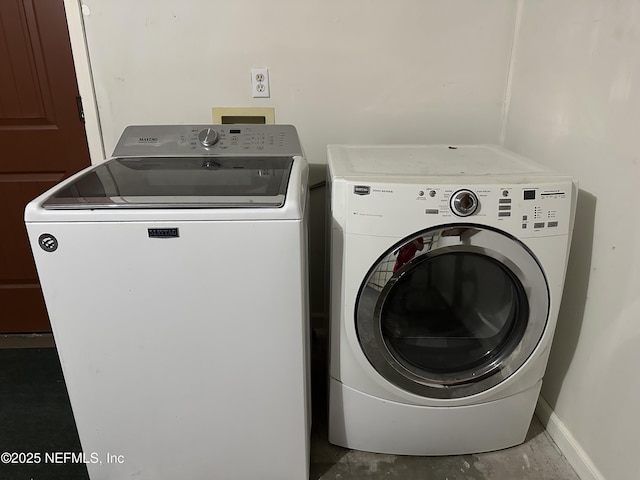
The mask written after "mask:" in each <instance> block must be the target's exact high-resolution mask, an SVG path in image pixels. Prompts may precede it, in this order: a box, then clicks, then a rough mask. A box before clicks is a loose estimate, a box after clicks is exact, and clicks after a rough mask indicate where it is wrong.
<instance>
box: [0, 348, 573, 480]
mask: <svg viewBox="0 0 640 480" xmlns="http://www.w3.org/2000/svg"><path fill="white" fill-rule="evenodd" d="M16 342H17V343H16ZM52 344H53V342H52V339H51V338H50V337H49V338H37V339H35V340H34V338H29V337H26V338H18V337H15V336H14V337H12V338H9V337H5V338H2V337H0V360H2V361H1V362H0V363H2V364H3V366H4V368H3V369H2V370H0V400H2V401H0V425H2V426H3V429H2V432H0V451H24V452H26V451H80V444H79V440H78V439H77V433H76V429H75V425H74V422H73V416H72V414H71V409H70V406H69V403H68V399H67V396H66V389H65V387H64V382H63V380H62V372H61V371H60V366H59V363H58V361H57V355H56V353H55V349H54V348H47V347H51V346H52ZM325 345H326V342H325V341H324V340H318V337H316V338H315V339H314V349H313V355H314V358H313V372H312V381H313V431H312V439H311V475H310V480H329V479H336V480H338V479H339V480H352V479H353V480H355V479H360V480H366V479H370V480H378V479H385V480H386V479H402V480H534V479H535V480H579V477H578V476H577V475H576V473H575V472H574V471H573V469H572V468H571V466H570V465H569V463H568V462H567V460H566V459H565V458H564V457H563V456H562V454H561V453H560V452H559V450H558V449H557V448H556V446H555V444H554V443H553V441H552V440H551V439H550V438H549V437H548V435H547V434H546V432H545V431H544V428H543V427H542V425H541V424H540V422H538V421H537V419H535V418H534V421H533V422H532V424H531V427H530V429H529V433H528V435H527V440H526V442H525V443H524V444H523V445H520V446H517V447H514V448H510V449H506V450H501V451H497V452H490V453H483V454H478V455H460V456H450V457H410V456H397V455H384V454H374V453H366V452H358V451H355V450H348V449H345V448H342V447H337V446H335V445H331V444H330V443H329V442H328V441H327V408H326V407H327V404H326V385H327V380H326V378H327V377H326V374H327V372H326V365H327V361H326V351H325V349H324V346H325ZM25 347H35V348H25ZM3 449H4V450H3ZM45 467H47V468H45ZM54 467H55V468H54ZM54 467H51V466H48V465H47V466H45V465H12V466H6V465H0V478H1V479H2V480H4V479H5V478H6V479H13V478H15V479H29V478H33V479H34V480H35V479H38V478H47V479H48V480H88V476H87V473H86V468H85V467H84V465H75V464H64V465H55V466H54ZM3 470H4V471H3ZM212 478H215V476H213V477H212Z"/></svg>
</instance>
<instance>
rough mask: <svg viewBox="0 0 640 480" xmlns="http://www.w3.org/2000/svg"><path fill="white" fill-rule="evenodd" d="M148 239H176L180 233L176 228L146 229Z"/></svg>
mask: <svg viewBox="0 0 640 480" xmlns="http://www.w3.org/2000/svg"><path fill="white" fill-rule="evenodd" d="M147 231H148V232H149V238H178V237H179V236H180V231H179V230H178V229H177V228H148V229H147Z"/></svg>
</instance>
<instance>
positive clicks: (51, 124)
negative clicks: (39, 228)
mask: <svg viewBox="0 0 640 480" xmlns="http://www.w3.org/2000/svg"><path fill="white" fill-rule="evenodd" d="M77 97H78V87H77V83H76V77H75V69H74V66H73V59H72V56H71V44H70V42H69V32H68V30H67V22H66V18H65V12H64V5H63V0H0V333H9V332H13V333H17V332H47V331H50V330H51V328H50V326H49V320H48V318H47V314H46V310H45V307H44V302H43V299H42V293H41V291H40V285H39V283H38V277H37V274H36V270H35V266H34V263H33V258H32V256H31V251H30V249H29V245H28V242H27V234H26V230H25V227H24V222H23V212H24V207H25V205H26V204H27V202H29V201H30V200H32V199H33V198H34V197H36V196H37V195H39V194H40V193H42V192H43V191H44V190H46V189H47V188H49V187H51V186H52V185H54V184H56V183H58V182H59V181H60V180H62V179H63V178H65V177H67V176H69V175H71V174H72V173H75V172H76V171H78V170H80V169H81V168H83V167H86V166H88V165H89V163H90V159H89V150H88V147H87V139H86V135H85V131H84V124H83V122H82V120H81V118H80V114H79V110H78V105H77Z"/></svg>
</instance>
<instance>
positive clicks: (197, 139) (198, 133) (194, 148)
mask: <svg viewBox="0 0 640 480" xmlns="http://www.w3.org/2000/svg"><path fill="white" fill-rule="evenodd" d="M294 155H302V148H301V146H300V142H299V140H298V134H297V132H296V129H295V127H293V126H292V125H135V126H130V127H127V128H126V129H125V130H124V132H123V133H122V136H121V137H120V140H119V141H118V144H117V145H116V148H115V150H114V151H113V156H114V157H136V156H145V157H147V156H294Z"/></svg>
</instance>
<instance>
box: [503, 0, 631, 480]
mask: <svg viewBox="0 0 640 480" xmlns="http://www.w3.org/2000/svg"><path fill="white" fill-rule="evenodd" d="M521 3H522V6H523V8H522V15H521V17H520V19H519V21H520V28H519V32H518V35H517V38H516V44H515V45H516V47H515V55H514V58H515V61H514V63H513V70H512V84H511V97H510V108H509V116H508V123H507V125H506V130H505V139H506V142H505V143H506V146H507V147H509V148H511V149H513V150H516V151H517V152H519V153H522V154H525V155H528V156H531V157H535V158H537V159H539V160H540V161H543V162H545V163H548V164H551V165H553V166H554V167H556V168H557V169H559V170H562V171H564V172H567V173H570V174H573V175H575V176H576V177H577V178H578V179H579V181H580V189H581V190H580V197H579V199H578V212H577V219H576V228H575V232H574V238H573V246H572V253H571V258H570V262H569V269H568V274H567V283H566V288H565V295H564V300H563V304H562V309H561V312H560V318H559V320H558V329H557V333H556V338H555V341H554V346H553V349H552V354H551V358H550V360H549V365H548V367H547V374H546V377H545V382H544V385H543V391H542V395H543V397H544V399H545V400H546V402H547V403H548V404H549V406H550V407H551V408H552V409H553V411H554V414H553V415H552V418H551V419H550V420H551V424H550V425H549V431H550V432H552V434H553V436H554V438H555V439H556V441H557V442H558V444H559V445H560V446H561V447H562V448H563V450H564V451H565V454H566V455H567V456H571V457H572V460H573V461H574V462H575V464H576V465H581V466H580V467H579V468H581V469H582V471H581V472H579V473H581V474H582V478H583V479H585V480H586V479H588V478H606V479H609V480H636V479H637V478H639V475H640V474H639V469H638V464H637V456H638V453H637V448H636V445H637V433H638V431H640V413H639V410H638V406H639V405H640V375H639V374H638V365H640V348H639V347H638V345H639V344H640V253H639V252H640V249H639V247H638V246H639V245H640V213H638V210H637V209H636V208H635V204H636V203H637V198H638V189H639V188H640V150H639V148H638V138H639V134H640V53H639V52H640V2H639V1H637V0H617V1H604V0H561V1H557V0H553V1H552V0H539V1H535V2H527V1H524V2H521ZM543 410H544V409H543Z"/></svg>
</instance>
